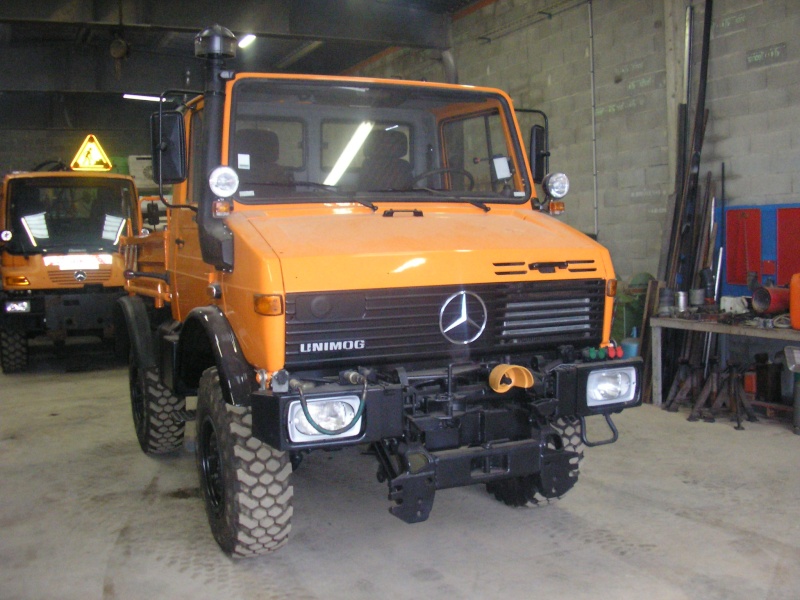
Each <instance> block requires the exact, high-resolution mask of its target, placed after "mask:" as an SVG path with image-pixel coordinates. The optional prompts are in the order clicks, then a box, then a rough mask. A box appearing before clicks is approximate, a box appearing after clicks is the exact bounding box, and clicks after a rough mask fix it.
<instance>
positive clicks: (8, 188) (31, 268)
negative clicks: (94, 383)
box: [0, 171, 136, 373]
mask: <svg viewBox="0 0 800 600" xmlns="http://www.w3.org/2000/svg"><path fill="white" fill-rule="evenodd" d="M135 202H136V188H135V186H134V183H133V180H132V179H131V178H130V177H127V176H123V175H111V174H105V173H80V172H74V171H46V172H42V171H32V172H19V173H11V174H9V175H6V176H5V178H4V180H3V187H2V200H1V201H0V231H2V234H0V236H1V237H0V240H1V241H0V244H2V246H0V254H1V258H0V260H1V261H2V262H1V263H0V272H2V278H1V281H2V287H0V306H2V312H0V361H1V362H2V367H3V372H5V373H14V372H18V371H23V370H25V369H26V368H27V366H28V342H29V340H30V339H32V338H34V337H36V336H40V335H46V336H48V337H49V338H50V339H52V340H53V341H55V342H56V343H61V342H63V341H64V340H65V339H66V338H67V337H68V336H71V335H87V334H90V335H96V336H99V337H101V338H103V339H111V338H112V337H113V335H114V319H113V310H114V306H115V302H116V300H117V299H118V298H119V297H120V296H122V295H123V294H124V284H125V280H124V278H123V270H124V261H123V259H122V257H121V255H120V254H119V240H120V237H121V236H122V235H123V234H127V233H128V229H127V228H128V226H129V222H130V211H131V206H132V205H134V204H135Z"/></svg>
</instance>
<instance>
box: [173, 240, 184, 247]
mask: <svg viewBox="0 0 800 600" xmlns="http://www.w3.org/2000/svg"><path fill="white" fill-rule="evenodd" d="M185 243H186V242H184V241H183V240H182V239H181V238H175V245H176V246H177V247H178V248H183V245H184V244H185Z"/></svg>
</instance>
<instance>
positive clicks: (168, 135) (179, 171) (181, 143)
mask: <svg viewBox="0 0 800 600" xmlns="http://www.w3.org/2000/svg"><path fill="white" fill-rule="evenodd" d="M150 150H151V154H152V157H153V181H155V182H156V183H159V184H164V183H181V182H182V181H184V180H186V135H185V130H184V125H183V115H182V114H181V113H179V112H178V111H175V110H171V111H163V112H161V113H153V114H152V115H151V116H150Z"/></svg>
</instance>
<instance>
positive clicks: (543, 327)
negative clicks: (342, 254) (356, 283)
mask: <svg viewBox="0 0 800 600" xmlns="http://www.w3.org/2000/svg"><path fill="white" fill-rule="evenodd" d="M462 290H465V291H468V292H472V293H474V294H477V295H478V296H480V298H481V299H482V300H483V302H484V303H485V305H486V310H487V313H488V314H487V324H486V329H485V331H484V332H483V334H482V335H481V336H480V337H479V338H478V339H477V340H476V341H474V342H473V343H471V344H469V345H468V346H459V345H455V344H452V343H451V342H449V341H448V340H446V339H445V338H444V336H443V335H442V333H441V331H440V329H439V315H440V311H441V309H442V305H443V304H444V302H445V301H446V300H447V299H448V298H449V297H451V296H452V295H453V294H456V293H458V292H460V291H462ZM322 295H324V296H325V297H326V301H328V302H330V303H331V304H332V305H333V306H334V307H336V306H339V305H342V304H344V305H347V306H353V305H355V306H359V307H360V308H359V310H357V311H355V310H346V311H337V310H336V309H335V308H334V309H333V310H332V311H331V315H330V316H329V317H322V318H317V317H314V316H313V315H311V314H309V313H308V311H304V310H302V308H301V309H300V310H299V311H298V306H301V307H302V306H304V305H308V304H310V303H311V302H312V301H313V300H314V299H315V298H316V297H319V296H322ZM604 304H605V282H604V281H603V280H601V279H591V280H567V281H535V282H518V283H511V282H508V283H501V284H484V285H469V286H443V287H427V288H405V289H401V290H398V289H386V290H366V291H359V292H331V293H327V294H313V293H312V294H289V295H287V298H286V365H287V367H288V368H298V367H302V366H305V367H314V368H316V367H319V366H333V365H339V364H347V365H352V364H354V363H361V364H364V363H365V361H366V362H370V363H378V362H396V361H398V360H400V359H413V360H424V359H428V358H436V357H449V356H452V355H453V354H454V353H456V352H459V353H461V354H463V353H464V352H467V353H470V354H472V355H474V356H488V355H491V354H492V353H505V352H509V351H510V348H509V347H510V346H511V347H513V351H514V352H518V351H525V350H533V349H538V348H546V347H552V346H556V345H564V344H573V345H576V346H579V347H584V346H588V345H595V344H597V343H599V342H600V341H601V337H602V326H603V315H604ZM336 313H339V314H338V316H333V315H335V314H336ZM326 343H327V344H328V345H327V346H326V345H325V344H326Z"/></svg>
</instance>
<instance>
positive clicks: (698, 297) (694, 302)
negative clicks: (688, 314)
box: [689, 288, 706, 306]
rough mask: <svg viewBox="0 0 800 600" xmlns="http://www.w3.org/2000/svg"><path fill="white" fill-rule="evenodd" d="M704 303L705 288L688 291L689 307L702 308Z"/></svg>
mask: <svg viewBox="0 0 800 600" xmlns="http://www.w3.org/2000/svg"><path fill="white" fill-rule="evenodd" d="M705 303H706V288H696V289H693V290H689V304H690V305H691V306H703V305H704V304H705Z"/></svg>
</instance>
